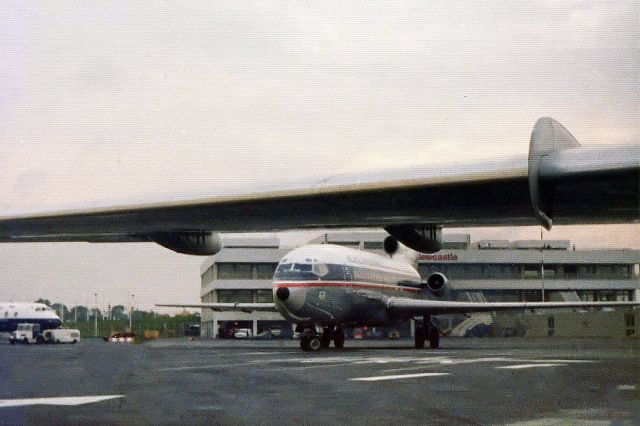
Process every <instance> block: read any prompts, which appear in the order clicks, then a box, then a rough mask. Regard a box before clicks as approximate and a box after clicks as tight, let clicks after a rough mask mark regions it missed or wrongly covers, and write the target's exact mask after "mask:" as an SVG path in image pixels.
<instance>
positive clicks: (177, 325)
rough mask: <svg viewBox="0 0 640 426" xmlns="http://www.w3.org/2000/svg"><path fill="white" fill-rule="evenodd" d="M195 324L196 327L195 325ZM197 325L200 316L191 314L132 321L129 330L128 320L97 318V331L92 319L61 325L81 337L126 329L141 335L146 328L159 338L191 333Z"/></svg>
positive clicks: (98, 335) (107, 334) (104, 335)
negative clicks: (74, 329) (78, 333)
mask: <svg viewBox="0 0 640 426" xmlns="http://www.w3.org/2000/svg"><path fill="white" fill-rule="evenodd" d="M196 325H197V327H195V326H196ZM199 325H200V317H198V316H195V315H193V316H179V317H158V318H145V319H143V320H141V321H134V322H133V324H132V327H131V330H129V321H128V320H108V319H106V320H98V327H97V333H96V324H95V322H94V321H88V322H87V321H77V322H74V321H65V322H64V324H63V325H62V326H63V327H64V328H76V329H78V330H80V335H81V336H82V337H83V338H91V337H108V336H110V335H111V333H115V332H126V331H131V332H133V333H135V334H136V336H143V334H144V332H145V331H147V330H157V331H158V332H159V335H160V337H161V338H171V337H184V336H187V335H193V330H194V329H195V330H198V329H199ZM196 334H197V333H196Z"/></svg>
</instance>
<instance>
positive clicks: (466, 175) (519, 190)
mask: <svg viewBox="0 0 640 426" xmlns="http://www.w3.org/2000/svg"><path fill="white" fill-rule="evenodd" d="M572 138H573V137H572V136H571V137H570V133H569V132H568V131H567V130H566V129H564V127H562V125H560V124H559V123H558V122H556V121H555V120H553V119H551V118H542V119H540V120H539V121H538V123H536V126H535V127H534V131H533V133H532V137H531V150H530V154H529V158H528V159H527V158H521V159H514V160H510V161H490V162H481V163H472V164H456V165H445V166H421V167H411V168H405V169H395V170H391V169H387V170H382V171H380V172H365V173H350V174H343V175H334V176H329V177H324V178H318V179H312V180H309V181H307V182H301V181H298V182H293V183H290V184H282V185H275V184H273V185H265V186H262V187H261V188H253V187H252V188H224V189H221V190H217V191H213V192H211V193H208V194H207V195H206V196H197V197H191V198H190V197H184V196H182V197H167V198H163V199H162V200H159V201H153V200H151V201H148V202H140V203H135V202H134V203H125V202H122V203H118V202H114V203H113V204H107V205H103V206H101V207H88V208H83V207H82V206H71V208H69V209H64V210H59V211H36V212H30V213H26V214H20V215H7V214H4V215H1V214H0V242H38V241H90V242H91V241H93V242H118V241H156V242H162V241H164V242H166V241H169V242H172V241H174V242H175V241H178V242H179V243H180V244H178V243H175V244H173V243H172V244H169V245H173V246H176V245H183V246H184V245H186V246H189V247H190V246H198V245H202V246H204V248H202V249H201V251H202V254H212V252H214V251H215V250H214V249H215V248H216V247H217V246H216V244H213V243H214V242H215V241H213V242H209V243H207V244H204V243H202V242H201V240H207V239H215V238H213V236H212V233H217V232H259V231H274V230H286V229H309V228H336V227H383V228H387V227H393V226H397V225H437V226H443V227H460V226H470V227H473V226H511V225H536V224H543V225H544V226H547V227H549V226H551V223H554V224H595V223H629V222H638V221H640V150H638V146H637V145H632V146H612V147H605V148H583V147H580V146H579V145H577V142H576V141H575V138H573V139H572ZM140 199H144V197H141V198H140ZM165 246H167V244H165ZM176 251H179V250H176ZM195 251H197V250H195ZM183 252H188V250H186V251H183Z"/></svg>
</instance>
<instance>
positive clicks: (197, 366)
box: [0, 338, 640, 425]
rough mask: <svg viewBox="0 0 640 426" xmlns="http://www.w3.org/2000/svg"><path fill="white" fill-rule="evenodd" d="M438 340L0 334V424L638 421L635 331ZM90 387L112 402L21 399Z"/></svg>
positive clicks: (639, 345)
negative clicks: (309, 346) (306, 347)
mask: <svg viewBox="0 0 640 426" xmlns="http://www.w3.org/2000/svg"><path fill="white" fill-rule="evenodd" d="M441 344H442V349H438V350H430V349H424V350H415V349H412V348H411V346H412V342H411V341H359V342H354V341H348V342H347V343H346V348H345V349H344V350H336V349H328V350H325V351H323V352H319V353H314V354H309V353H303V352H302V351H301V350H300V349H299V348H298V342H296V341H238V340H235V341H233V340H232V341H195V342H190V341H187V340H159V341H155V342H147V343H144V344H140V345H131V344H113V343H106V342H104V341H97V340H95V341H92V340H90V339H85V340H83V341H82V342H81V343H79V344H77V345H51V346H49V345H43V346H36V345H30V346H23V345H16V346H11V345H9V344H8V343H5V342H4V341H3V342H2V343H1V344H0V423H2V424H64V423H73V424H79V423H82V424H167V423H168V424H178V423H188V424H205V423H206V424H225V425H226V424H252V425H253V424H327V423H330V424H362V425H364V424H367V425H369V424H389V425H393V424H398V425H399V424H402V425H406V424H512V423H513V424H549V425H552V424H553V425H555V424H576V425H578V424H579V425H583V424H592V425H600V424H629V425H631V424H634V425H635V424H640V383H639V382H640V341H638V340H602V339H598V340H582V339H581V340H559V339H539V340H524V339H517V338H509V339H443V340H442V342H441ZM93 396H112V398H113V399H107V400H102V401H97V402H91V401H87V400H81V399H68V400H35V401H34V400H33V398H61V397H78V398H79V397H93ZM29 399H30V400H29ZM88 399H91V398H88ZM27 403H28V404H35V405H24V404H27ZM43 403H47V404H56V405H43ZM59 404H80V405H59Z"/></svg>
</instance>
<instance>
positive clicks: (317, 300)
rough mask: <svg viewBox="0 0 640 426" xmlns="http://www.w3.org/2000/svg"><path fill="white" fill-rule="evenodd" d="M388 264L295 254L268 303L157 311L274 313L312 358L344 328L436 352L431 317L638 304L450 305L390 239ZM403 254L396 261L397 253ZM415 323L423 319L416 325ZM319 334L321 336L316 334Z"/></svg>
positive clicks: (365, 257)
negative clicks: (404, 330)
mask: <svg viewBox="0 0 640 426" xmlns="http://www.w3.org/2000/svg"><path fill="white" fill-rule="evenodd" d="M384 246H385V251H387V253H388V254H389V255H392V256H393V257H385V256H382V255H379V254H375V253H370V252H365V251H360V250H356V249H352V248H348V247H343V246H337V245H331V244H311V245H307V246H303V247H299V248H296V249H294V250H292V251H291V252H289V253H288V254H286V255H285V256H284V258H282V260H281V261H280V262H279V263H278V266H277V268H276V271H275V274H274V276H273V300H274V302H273V303H199V304H157V305H156V306H162V307H181V308H201V309H212V310H214V311H243V312H253V311H271V312H276V311H277V312H280V314H281V315H282V316H283V317H284V318H285V319H287V320H288V321H290V322H292V323H294V324H296V331H298V332H300V333H301V337H300V346H301V347H302V349H303V350H304V351H313V352H315V351H318V350H319V349H321V348H326V347H329V345H330V342H331V341H333V343H334V346H335V347H336V348H342V347H343V346H344V341H345V333H344V330H343V327H364V326H369V327H376V326H387V325H395V324H400V323H403V322H406V321H407V320H409V319H410V318H413V319H415V320H416V328H415V333H414V334H415V347H416V348H423V347H424V346H425V341H429V345H430V347H431V348H438V347H439V344H440V331H439V330H438V328H437V325H436V323H435V322H434V321H432V316H435V315H442V314H452V313H462V314H468V313H471V312H490V311H504V310H527V309H559V308H593V307H633V306H640V301H637V302H459V301H454V300H451V289H450V287H449V280H448V279H447V277H446V276H445V275H444V274H442V273H439V272H435V273H432V274H431V275H429V276H428V277H427V278H426V280H424V281H422V279H421V277H420V274H419V273H418V271H417V270H416V269H415V268H414V267H413V266H411V264H410V263H409V262H408V261H407V260H408V259H410V256H407V253H410V252H409V251H406V250H402V251H401V250H400V247H399V246H398V245H397V244H396V243H395V242H394V239H393V237H387V239H385V243H384ZM398 252H400V253H404V255H400V256H398V255H397V253H398ZM419 317H421V319H418V318H419ZM320 329H321V330H322V332H321V333H319V332H318V330H320Z"/></svg>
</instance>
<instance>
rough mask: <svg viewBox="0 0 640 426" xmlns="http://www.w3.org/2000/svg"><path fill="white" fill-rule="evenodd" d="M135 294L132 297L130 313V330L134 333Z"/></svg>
mask: <svg viewBox="0 0 640 426" xmlns="http://www.w3.org/2000/svg"><path fill="white" fill-rule="evenodd" d="M134 298H135V294H132V295H131V312H130V313H129V330H130V331H131V332H132V333H133V305H134Z"/></svg>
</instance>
